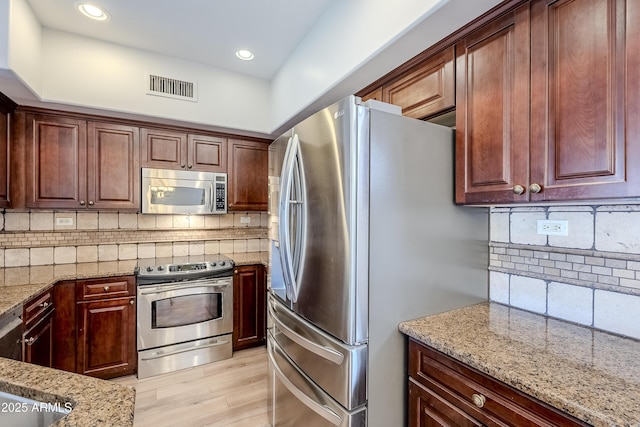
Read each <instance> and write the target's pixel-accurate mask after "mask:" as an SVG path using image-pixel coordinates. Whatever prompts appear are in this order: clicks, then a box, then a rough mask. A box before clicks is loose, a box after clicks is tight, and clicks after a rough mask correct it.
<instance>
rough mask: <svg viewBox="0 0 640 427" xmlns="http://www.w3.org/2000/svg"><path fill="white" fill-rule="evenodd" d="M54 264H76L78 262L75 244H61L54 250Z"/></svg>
mask: <svg viewBox="0 0 640 427" xmlns="http://www.w3.org/2000/svg"><path fill="white" fill-rule="evenodd" d="M53 262H54V264H74V263H75V262H76V248H75V247H74V246H61V247H58V248H54V250H53Z"/></svg>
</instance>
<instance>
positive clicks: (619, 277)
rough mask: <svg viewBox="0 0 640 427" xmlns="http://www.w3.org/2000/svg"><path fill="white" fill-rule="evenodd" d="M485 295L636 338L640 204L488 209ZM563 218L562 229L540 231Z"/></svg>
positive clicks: (638, 328) (639, 325) (639, 303)
mask: <svg viewBox="0 0 640 427" xmlns="http://www.w3.org/2000/svg"><path fill="white" fill-rule="evenodd" d="M490 217H491V221H490V224H491V226H490V242H489V250H490V251H489V252H490V261H489V283H490V288H489V297H490V299H491V300H492V301H495V302H499V303H502V304H506V305H510V306H513V307H518V308H522V309H525V310H529V311H533V312H536V313H541V314H545V315H548V316H550V317H555V318H560V319H563V320H568V321H571V322H574V323H578V324H582V325H587V326H591V327H593V328H596V329H602V330H606V331H609V332H614V333H617V334H621V335H626V336H630V337H633V338H637V339H640V322H638V320H637V315H636V313H637V312H638V308H639V307H640V205H594V206H548V207H512V208H492V209H491V213H490ZM543 219H550V220H566V221H567V222H568V229H569V232H568V235H567V236H553V235H551V236H547V235H541V234H537V221H538V220H543Z"/></svg>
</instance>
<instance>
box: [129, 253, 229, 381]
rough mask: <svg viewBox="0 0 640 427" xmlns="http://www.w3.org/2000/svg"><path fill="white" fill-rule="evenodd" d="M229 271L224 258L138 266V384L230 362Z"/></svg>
mask: <svg viewBox="0 0 640 427" xmlns="http://www.w3.org/2000/svg"><path fill="white" fill-rule="evenodd" d="M164 261H168V262H164ZM233 267H234V264H233V261H232V260H230V259H229V258H227V257H225V256H223V255H214V256H213V257H209V258H207V259H202V260H194V259H193V258H183V259H178V258H174V259H169V260H158V259H156V260H150V261H149V262H145V261H141V262H140V263H139V265H138V268H137V270H136V275H137V296H138V304H137V306H138V313H137V323H138V378H147V377H150V376H153V375H158V374H162V373H166V372H172V371H175V370H178V369H185V368H190V367H193V366H197V365H202V364H204V363H210V362H215V361H217V360H222V359H227V358H229V357H231V355H232V342H231V338H232V333H233Z"/></svg>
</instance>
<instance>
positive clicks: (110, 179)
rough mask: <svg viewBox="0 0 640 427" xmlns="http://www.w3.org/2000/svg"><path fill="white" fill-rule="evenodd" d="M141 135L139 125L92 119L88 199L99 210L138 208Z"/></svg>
mask: <svg viewBox="0 0 640 427" xmlns="http://www.w3.org/2000/svg"><path fill="white" fill-rule="evenodd" d="M139 138H140V134H139V130H138V128H137V127H134V126H124V125H117V124H112V123H102V122H89V123H88V140H87V165H88V170H87V183H88V184H87V200H88V201H89V202H88V203H89V204H90V203H91V202H93V203H94V205H93V206H94V207H95V208H97V209H103V208H106V209H114V208H118V209H131V210H134V209H138V207H139V205H140V160H139V159H140V156H139V154H138V150H139V147H140V141H139Z"/></svg>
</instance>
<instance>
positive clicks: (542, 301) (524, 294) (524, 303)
mask: <svg viewBox="0 0 640 427" xmlns="http://www.w3.org/2000/svg"><path fill="white" fill-rule="evenodd" d="M510 304H511V305H512V306H514V307H518V308H522V309H524V310H529V311H533V312H536V313H545V312H546V311H547V284H546V283H545V281H544V280H540V279H534V278H531V277H525V276H516V275H513V276H511V280H510Z"/></svg>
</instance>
